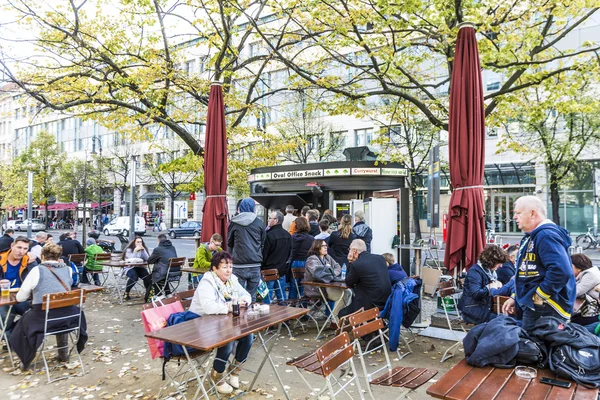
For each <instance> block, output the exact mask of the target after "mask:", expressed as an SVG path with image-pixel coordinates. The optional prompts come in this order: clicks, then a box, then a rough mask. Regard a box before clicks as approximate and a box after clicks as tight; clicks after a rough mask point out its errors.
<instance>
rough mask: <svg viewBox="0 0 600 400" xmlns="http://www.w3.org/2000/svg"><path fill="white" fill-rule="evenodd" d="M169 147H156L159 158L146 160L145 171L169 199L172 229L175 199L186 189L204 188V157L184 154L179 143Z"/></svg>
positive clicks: (171, 225)
mask: <svg viewBox="0 0 600 400" xmlns="http://www.w3.org/2000/svg"><path fill="white" fill-rule="evenodd" d="M174 142H175V143H170V144H167V145H158V144H157V145H155V146H154V148H155V149H157V150H158V151H159V153H158V154H157V155H156V156H157V157H146V158H145V159H144V164H145V169H146V171H147V173H148V175H149V179H150V181H151V182H153V183H154V184H156V185H158V187H159V188H160V190H161V191H162V192H163V193H164V194H165V196H166V197H168V198H169V204H170V207H171V213H170V222H169V224H170V227H171V228H172V227H173V222H174V214H175V207H174V206H175V199H176V198H177V197H179V196H180V195H181V194H183V192H184V188H186V189H192V190H194V191H196V190H198V189H200V188H202V187H203V186H204V180H203V174H201V172H202V170H201V168H202V157H200V156H198V155H196V154H193V153H191V152H184V151H183V150H182V149H181V146H177V144H176V143H177V141H174Z"/></svg>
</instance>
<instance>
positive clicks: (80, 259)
mask: <svg viewBox="0 0 600 400" xmlns="http://www.w3.org/2000/svg"><path fill="white" fill-rule="evenodd" d="M69 262H70V263H73V264H75V266H76V267H77V272H78V273H79V281H80V282H81V275H83V266H84V265H85V263H86V262H87V253H82V254H69Z"/></svg>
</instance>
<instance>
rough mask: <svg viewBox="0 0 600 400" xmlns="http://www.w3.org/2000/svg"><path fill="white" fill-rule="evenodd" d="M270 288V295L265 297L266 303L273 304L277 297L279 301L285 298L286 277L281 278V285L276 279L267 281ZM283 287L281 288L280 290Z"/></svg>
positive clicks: (264, 301)
mask: <svg viewBox="0 0 600 400" xmlns="http://www.w3.org/2000/svg"><path fill="white" fill-rule="evenodd" d="M265 283H266V284H267V287H268V288H269V296H268V297H267V298H266V299H263V303H264V304H271V302H272V301H273V300H275V299H277V300H279V301H283V300H285V277H283V278H279V285H277V283H276V282H275V281H269V282H265ZM279 288H281V290H279Z"/></svg>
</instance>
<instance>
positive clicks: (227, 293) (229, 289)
mask: <svg viewBox="0 0 600 400" xmlns="http://www.w3.org/2000/svg"><path fill="white" fill-rule="evenodd" d="M211 274H212V276H213V279H214V280H215V282H216V284H217V290H218V292H219V293H221V294H222V295H223V297H224V298H225V301H230V300H231V299H232V298H233V285H232V284H231V279H229V280H227V282H223V281H222V280H221V278H219V276H218V275H217V273H216V272H214V271H212V272H211Z"/></svg>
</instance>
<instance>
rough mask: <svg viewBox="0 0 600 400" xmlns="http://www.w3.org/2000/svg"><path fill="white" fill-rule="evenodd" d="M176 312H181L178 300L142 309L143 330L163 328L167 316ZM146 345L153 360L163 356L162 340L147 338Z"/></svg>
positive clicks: (150, 330)
mask: <svg viewBox="0 0 600 400" xmlns="http://www.w3.org/2000/svg"><path fill="white" fill-rule="evenodd" d="M177 312H183V306H182V305H181V302H180V301H176V302H174V303H170V304H166V305H164V306H160V307H155V308H149V309H147V310H143V311H142V321H144V332H146V333H148V332H154V331H157V330H159V329H162V328H164V327H165V326H166V325H167V320H168V319H169V316H170V315H171V314H173V313H177ZM148 346H149V347H150V354H151V355H152V359H153V360H154V359H155V358H157V357H162V356H163V349H164V346H165V343H164V342H163V341H162V340H157V339H151V338H148Z"/></svg>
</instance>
